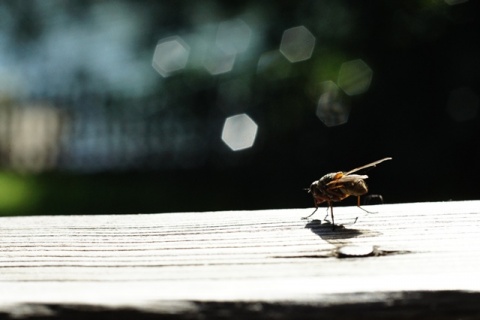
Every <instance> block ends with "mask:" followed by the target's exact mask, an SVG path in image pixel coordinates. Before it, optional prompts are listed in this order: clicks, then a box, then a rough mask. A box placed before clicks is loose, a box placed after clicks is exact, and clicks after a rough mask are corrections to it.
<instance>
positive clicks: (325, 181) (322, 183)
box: [318, 171, 343, 188]
mask: <svg viewBox="0 0 480 320" xmlns="http://www.w3.org/2000/svg"><path fill="white" fill-rule="evenodd" d="M339 176H340V177H341V176H343V172H341V171H340V172H331V173H327V174H326V175H324V176H323V177H321V178H320V180H318V184H319V186H320V187H322V188H326V187H327V184H328V183H329V182H331V181H333V180H335V179H336V178H337V177H339Z"/></svg>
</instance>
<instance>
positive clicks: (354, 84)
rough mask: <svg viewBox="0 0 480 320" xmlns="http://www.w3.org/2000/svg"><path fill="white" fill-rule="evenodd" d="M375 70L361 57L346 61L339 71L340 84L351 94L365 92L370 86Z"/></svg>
mask: <svg viewBox="0 0 480 320" xmlns="http://www.w3.org/2000/svg"><path fill="white" fill-rule="evenodd" d="M372 75H373V71H372V69H370V67H369V66H368V65H367V64H366V63H365V62H364V61H363V60H361V59H357V60H351V61H347V62H344V63H343V64H342V66H341V67H340V71H339V73H338V81H337V83H338V86H339V87H340V88H342V90H343V91H344V92H345V93H346V94H348V95H349V96H353V95H357V94H361V93H364V92H365V91H367V90H368V88H369V87H370V83H371V82H372Z"/></svg>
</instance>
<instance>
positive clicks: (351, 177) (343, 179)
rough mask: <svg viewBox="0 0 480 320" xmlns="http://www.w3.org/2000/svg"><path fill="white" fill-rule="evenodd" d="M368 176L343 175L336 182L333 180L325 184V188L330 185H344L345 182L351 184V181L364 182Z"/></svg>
mask: <svg viewBox="0 0 480 320" xmlns="http://www.w3.org/2000/svg"><path fill="white" fill-rule="evenodd" d="M367 178H368V176H366V175H359V174H351V175H348V176H347V175H344V176H343V177H341V178H339V179H337V180H333V181H330V182H329V183H327V186H330V185H337V184H338V185H341V184H342V183H345V182H352V181H356V180H358V179H362V180H365V179H367Z"/></svg>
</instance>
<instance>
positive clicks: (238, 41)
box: [215, 19, 252, 54]
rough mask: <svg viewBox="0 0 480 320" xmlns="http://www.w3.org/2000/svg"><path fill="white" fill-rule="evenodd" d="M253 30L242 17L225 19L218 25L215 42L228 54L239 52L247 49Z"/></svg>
mask: <svg viewBox="0 0 480 320" xmlns="http://www.w3.org/2000/svg"><path fill="white" fill-rule="evenodd" d="M251 36H252V30H251V29H250V27H249V26H248V25H247V24H246V23H245V22H244V21H243V20H240V19H233V20H229V21H224V22H222V23H220V24H219V25H218V30H217V37H216V41H215V44H216V45H217V47H219V48H220V49H222V50H223V52H225V53H227V54H237V53H241V52H244V51H245V50H247V48H248V46H249V44H250V38H251Z"/></svg>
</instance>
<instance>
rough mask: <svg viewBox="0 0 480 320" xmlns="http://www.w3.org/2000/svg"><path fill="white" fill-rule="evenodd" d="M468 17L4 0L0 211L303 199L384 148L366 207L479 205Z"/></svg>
mask: <svg viewBox="0 0 480 320" xmlns="http://www.w3.org/2000/svg"><path fill="white" fill-rule="evenodd" d="M477 12H480V2H478V1H473V0H470V1H454V0H445V1H441V0H439V1H416V2H411V1H372V2H369V3H368V4H365V3H363V2H360V1H347V0H323V1H302V2H288V1H282V2H271V3H270V2H259V1H253V0H246V1H241V2H238V1H233V2H231V1H220V0H212V1H208V2H202V3H200V2H195V1H182V2H164V1H145V0H139V1H136V0H124V1H112V2H104V1H83V0H70V1H68V2H65V1H60V0H51V1H41V0H33V1H29V2H28V5H25V4H24V3H23V2H17V1H3V2H1V3H0V42H1V43H2V46H0V216H2V215H34V214H78V213H81V214H97V213H102V214H115V213H136V212H172V211H175V212H178V211H204V210H250V209H265V208H269V209H274V208H302V207H303V208H304V207H306V206H309V205H311V196H310V195H308V194H306V193H305V192H304V191H303V189H304V188H307V187H308V186H309V185H310V184H311V183H312V181H315V180H318V179H319V178H320V177H322V176H324V175H325V174H327V173H330V172H337V171H346V170H349V169H352V168H355V167H357V166H360V165H363V164H366V163H369V162H371V161H375V160H377V159H381V158H383V157H392V158H393V160H392V161H391V162H389V163H388V164H382V166H379V167H378V168H375V170H372V171H370V172H369V173H368V176H369V178H368V179H367V180H366V182H367V184H368V187H369V190H370V193H371V194H372V195H375V194H381V195H382V198H381V199H380V198H379V197H373V196H372V197H371V198H369V200H368V199H367V200H368V201H370V202H369V203H372V204H373V203H379V202H380V201H381V202H385V203H400V202H421V201H445V200H449V199H452V200H473V199H478V188H477V181H478V180H479V179H480V171H479V170H474V168H476V167H478V163H480V140H479V139H478V137H479V134H480V85H479V84H480V78H479V75H480V58H479V57H480V47H479V46H478V45H476V44H477V42H478V40H477V39H479V38H480V19H478V17H477ZM465 168H468V170H466V169H465ZM420 177H421V180H422V181H428V187H425V183H419V182H418V179H419V178H420ZM466 177H468V178H466ZM414 181H417V182H414ZM340 205H343V203H342V204H340Z"/></svg>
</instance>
